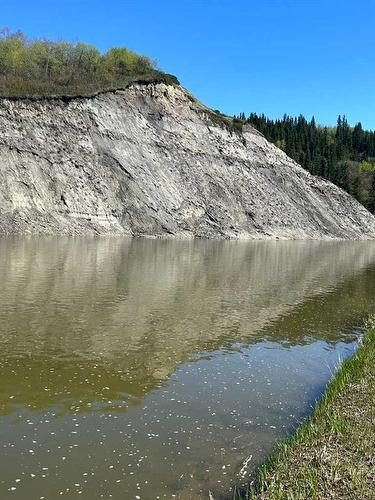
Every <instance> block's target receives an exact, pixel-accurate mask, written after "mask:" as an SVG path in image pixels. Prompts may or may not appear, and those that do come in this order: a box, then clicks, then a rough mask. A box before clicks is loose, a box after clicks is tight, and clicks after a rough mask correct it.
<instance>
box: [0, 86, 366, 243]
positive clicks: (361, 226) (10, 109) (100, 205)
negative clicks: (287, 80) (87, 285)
mask: <svg viewBox="0 0 375 500" xmlns="http://www.w3.org/2000/svg"><path fill="white" fill-rule="evenodd" d="M0 173H1V181H0V232H1V233H35V234H38V233H39V234H126V235H135V236H139V235H145V236H146V235H148V236H172V235H173V236H176V237H229V238H372V237H375V217H374V216H373V215H371V214H370V213H369V212H368V211H367V210H366V209H365V208H363V207H362V206H361V205H360V204H359V203H357V202H356V201H355V200H354V199H353V198H352V197H351V196H349V195H348V194H346V193H345V192H343V191H342V190H340V189H339V188H337V187H335V186H334V185H332V184H331V183H330V182H328V181H325V180H323V179H318V178H316V177H312V176H311V175H310V174H309V173H307V172H306V171H305V170H303V169H302V168H301V167H299V166H298V165H297V164H296V163H295V162H294V161H292V160H291V159H290V158H288V157H287V156H286V155H285V154H284V153H283V152H282V151H280V150H279V149H277V148H276V147H275V146H273V145H272V144H270V143H269V142H268V141H266V140H265V139H264V137H262V136H261V135H260V134H259V133H257V132H256V131H255V130H253V129H251V128H250V127H249V128H248V129H245V130H243V131H242V133H238V132H236V131H233V130H230V128H228V127H226V126H223V124H222V123H220V120H219V119H218V118H217V117H216V116H215V115H214V114H213V113H212V112H211V111H210V110H208V109H207V108H205V107H204V106H203V105H201V104H200V103H198V102H197V101H196V100H194V99H193V98H192V97H191V95H190V94H189V93H188V92H187V91H186V90H184V89H182V88H181V87H178V86H172V85H166V84H164V83H150V84H148V85H144V84H133V85H131V86H130V87H129V88H127V89H125V90H118V91H115V92H107V93H102V94H99V95H97V96H95V97H90V98H84V97H83V98H81V97H80V98H72V99H41V100H6V99H2V100H0Z"/></svg>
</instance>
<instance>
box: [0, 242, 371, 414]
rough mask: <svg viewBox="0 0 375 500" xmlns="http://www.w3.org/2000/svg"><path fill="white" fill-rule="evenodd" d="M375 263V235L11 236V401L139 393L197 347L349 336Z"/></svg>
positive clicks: (7, 332) (5, 275)
mask: <svg viewBox="0 0 375 500" xmlns="http://www.w3.org/2000/svg"><path fill="white" fill-rule="evenodd" d="M374 263H375V244H374V243H373V242H349V243H348V242H244V241H242V242H225V241H217V242H215V241H187V242H184V241H155V240H124V239H98V240H94V239H92V240H81V239H78V240H71V239H54V238H51V239H32V238H30V239H25V238H23V239H13V238H9V239H2V240H0V280H1V289H0V303H1V309H0V347H1V354H0V368H1V373H2V375H1V380H0V398H1V401H3V407H4V409H5V411H10V406H9V404H8V403H6V404H5V401H7V402H9V399H8V398H9V397H11V396H14V398H13V399H12V400H11V403H12V404H14V403H17V402H19V403H26V402H29V403H30V404H31V405H32V406H34V407H38V406H41V407H43V406H46V405H48V404H53V403H54V402H57V401H63V400H64V401H65V404H66V406H67V408H69V407H70V405H71V404H72V402H73V401H75V400H78V399H82V398H84V399H85V401H99V400H101V399H103V401H104V400H108V399H111V400H114V399H117V400H118V399H125V400H127V401H129V402H130V403H131V402H132V401H134V402H136V401H138V400H139V398H142V396H143V395H144V394H145V393H146V392H148V391H149V390H151V389H152V388H154V387H155V386H157V385H158V384H160V383H162V381H165V380H167V379H168V377H169V376H170V374H171V373H173V372H174V371H175V370H176V368H177V367H178V366H179V365H180V364H181V363H182V362H184V361H186V360H187V359H189V358H190V357H191V356H192V355H193V354H194V353H200V352H202V351H210V350H214V349H217V348H220V347H222V346H226V347H228V346H230V345H232V344H233V343H237V342H240V343H252V342H256V341H258V340H259V339H260V338H262V337H263V336H264V335H265V334H267V335H271V336H272V338H273V339H274V340H280V341H288V342H290V343H292V344H293V343H301V342H303V341H304V338H305V336H306V335H307V336H311V337H315V338H318V337H320V338H324V339H326V340H329V341H335V340H337V339H338V338H339V337H340V336H341V335H342V333H343V332H344V333H345V328H346V324H347V319H348V318H349V317H350V318H353V316H355V315H357V316H358V318H362V317H363V316H364V315H365V314H366V313H367V312H368V311H369V310H370V309H371V306H373V305H374V302H375V300H374V298H373V297H374V296H375V268H374ZM351 324H352V323H351ZM107 388H108V389H107Z"/></svg>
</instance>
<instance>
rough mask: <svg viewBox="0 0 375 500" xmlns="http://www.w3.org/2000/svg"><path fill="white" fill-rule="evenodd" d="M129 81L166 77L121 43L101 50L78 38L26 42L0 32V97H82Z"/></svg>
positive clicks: (171, 81) (18, 34)
mask: <svg viewBox="0 0 375 500" xmlns="http://www.w3.org/2000/svg"><path fill="white" fill-rule="evenodd" d="M134 80H161V81H165V80H168V81H170V83H176V82H177V80H176V79H173V77H171V76H170V75H166V74H165V73H162V72H161V71H158V70H157V68H156V63H155V61H152V60H151V59H149V58H148V57H146V56H142V55H139V54H136V53H135V52H132V51H131V50H128V49H126V48H123V47H119V48H112V49H110V50H108V51H107V52H106V53H105V54H102V53H101V52H100V51H99V50H98V49H97V48H96V47H94V46H92V45H88V44H85V43H82V42H78V43H69V42H54V41H50V40H29V39H28V38H26V36H25V35H24V34H23V33H21V32H17V33H11V32H10V31H9V30H8V29H3V30H1V31H0V95H1V96H6V97H11V96H13V97H20V96H35V95H39V96H48V95H87V94H91V93H95V92H97V91H101V90H108V89H114V88H119V87H123V86H125V85H127V84H129V83H130V82H132V81H134Z"/></svg>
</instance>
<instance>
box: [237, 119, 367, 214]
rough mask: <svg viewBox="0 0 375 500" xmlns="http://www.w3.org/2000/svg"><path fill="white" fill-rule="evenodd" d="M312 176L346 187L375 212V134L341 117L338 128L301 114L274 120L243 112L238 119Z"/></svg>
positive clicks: (359, 124)
mask: <svg viewBox="0 0 375 500" xmlns="http://www.w3.org/2000/svg"><path fill="white" fill-rule="evenodd" d="M238 119H239V121H240V122H244V123H245V122H247V123H250V124H251V125H253V126H254V127H256V129H257V130H259V131H260V132H262V134H264V136H265V137H266V138H267V139H268V140H269V141H271V142H273V143H274V144H276V146H278V147H280V148H281V149H282V150H283V151H285V153H286V154H287V155H288V156H290V157H291V158H293V159H294V160H296V162H297V163H299V164H300V165H302V166H303V167H304V168H306V170H308V171H309V172H310V173H312V174H313V175H320V176H322V177H324V178H325V179H328V180H329V181H331V182H333V183H334V184H336V185H337V186H339V187H341V188H343V189H344V190H345V191H347V192H348V193H349V194H351V195H352V196H354V198H356V199H357V200H358V201H359V202H360V203H362V205H364V206H365V207H366V208H367V209H368V210H370V211H371V212H372V213H375V132H374V131H371V130H364V129H363V127H362V124H361V123H360V122H358V123H357V124H356V125H355V126H354V127H351V126H350V125H349V124H348V122H347V120H346V117H345V116H342V117H341V116H339V117H338V119H337V125H336V127H322V126H319V125H317V124H316V122H315V119H314V117H313V118H312V119H311V121H307V120H306V118H305V117H304V116H302V115H300V116H299V117H298V118H293V117H290V116H288V115H284V117H283V118H282V119H281V120H271V119H269V118H266V117H265V116H264V115H260V116H259V115H257V114H256V113H251V114H250V116H249V117H248V118H247V120H246V117H245V114H244V113H241V114H240V116H239V117H238Z"/></svg>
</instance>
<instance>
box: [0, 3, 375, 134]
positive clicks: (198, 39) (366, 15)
mask: <svg viewBox="0 0 375 500" xmlns="http://www.w3.org/2000/svg"><path fill="white" fill-rule="evenodd" d="M0 26H9V27H10V28H12V29H13V30H16V29H21V30H22V31H24V32H25V33H26V34H28V35H29V36H32V37H49V38H54V39H68V40H71V41H77V40H82V41H85V42H88V43H93V44H95V45H97V46H98V47H99V48H100V49H101V50H105V49H107V48H109V47H112V46H127V47H129V48H131V49H133V50H135V51H137V52H140V53H144V54H146V55H148V56H150V57H152V58H154V59H156V60H158V61H159V65H160V68H161V69H163V70H164V71H167V72H169V73H173V74H175V75H176V76H178V78H179V79H180V81H181V83H182V84H183V85H184V86H185V87H187V88H189V90H190V91H192V92H193V94H195V95H196V96H197V97H198V98H199V99H200V100H202V101H203V102H204V103H206V104H208V105H209V106H211V107H213V108H218V109H220V110H221V111H223V112H225V113H228V114H233V113H238V112H240V111H244V112H245V113H249V112H250V111H256V112H264V113H265V114H266V115H268V116H270V117H278V116H282V115H283V114H284V113H288V114H291V115H298V114H300V113H303V114H305V115H306V116H307V117H310V116H311V115H313V114H314V115H315V117H316V119H317V121H318V122H319V123H324V124H333V123H334V122H335V120H336V116H337V115H338V114H339V113H342V114H344V113H345V114H346V115H347V117H348V120H349V122H351V123H354V122H356V121H359V120H360V121H362V123H363V124H364V126H366V127H367V128H372V129H375V97H374V90H375V35H374V31H375V0H356V1H354V0H256V1H255V0H231V1H230V0H106V1H101V0H1V10H0Z"/></svg>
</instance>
